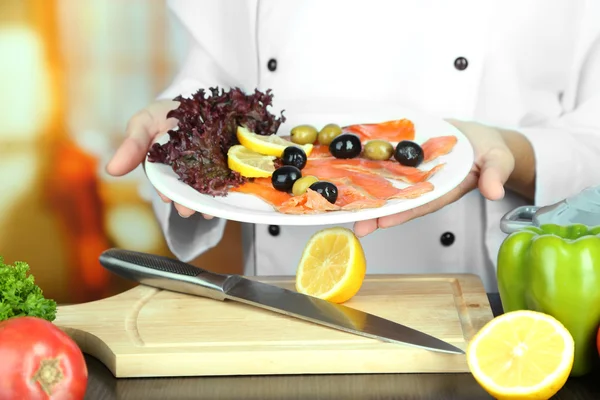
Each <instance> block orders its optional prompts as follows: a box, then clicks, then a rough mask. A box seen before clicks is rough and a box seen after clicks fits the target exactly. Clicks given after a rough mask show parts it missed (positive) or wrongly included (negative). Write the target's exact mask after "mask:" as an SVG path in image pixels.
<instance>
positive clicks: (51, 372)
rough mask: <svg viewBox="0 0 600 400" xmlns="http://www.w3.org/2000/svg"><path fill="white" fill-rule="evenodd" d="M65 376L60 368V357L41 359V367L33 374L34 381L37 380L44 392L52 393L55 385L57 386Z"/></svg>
mask: <svg viewBox="0 0 600 400" xmlns="http://www.w3.org/2000/svg"><path fill="white" fill-rule="evenodd" d="M63 378H64V374H63V371H62V369H61V368H60V360H59V359H58V358H49V359H45V360H41V361H40V367H39V368H38V370H37V371H36V372H35V375H33V381H34V382H37V383H38V384H39V385H40V386H41V387H42V390H43V391H44V393H46V394H47V395H49V396H50V395H51V394H52V390H53V389H54V386H56V385H57V384H58V383H60V381H61V380H62V379H63Z"/></svg>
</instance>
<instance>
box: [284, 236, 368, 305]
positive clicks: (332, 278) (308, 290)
mask: <svg viewBox="0 0 600 400" xmlns="http://www.w3.org/2000/svg"><path fill="white" fill-rule="evenodd" d="M366 269H367V261H366V259H365V253H364V251H363V248H362V245H361V243H360V241H359V240H358V238H357V237H356V236H355V235H354V233H353V232H352V231H351V230H350V229H346V228H339V227H335V228H326V229H323V230H320V231H318V232H316V233H315V234H314V235H313V236H312V237H311V238H310V239H309V241H308V243H307V244H306V247H305V248H304V251H303V253H302V257H301V258H300V262H299V264H298V269H297V271H296V291H298V292H299V293H303V294H306V295H310V296H313V297H318V298H320V299H324V300H328V301H331V302H333V303H343V302H345V301H348V300H349V299H351V298H352V297H353V296H354V295H355V294H356V293H358V291H359V289H360V288H361V286H362V283H363V280H364V278H365V273H366Z"/></svg>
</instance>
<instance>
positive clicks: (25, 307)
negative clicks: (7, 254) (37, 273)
mask: <svg viewBox="0 0 600 400" xmlns="http://www.w3.org/2000/svg"><path fill="white" fill-rule="evenodd" d="M28 272H29V265H28V264H27V263H25V262H21V261H17V262H15V264H14V265H8V264H4V258H2V256H0V321H4V320H5V319H9V318H12V317H26V316H28V317H39V318H43V319H45V320H48V321H54V319H55V318H56V302H55V301H54V300H51V299H46V298H44V295H43V294H42V289H40V288H39V286H37V285H36V284H35V283H34V278H33V275H29V276H28V275H27V273H28Z"/></svg>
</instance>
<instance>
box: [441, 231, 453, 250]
mask: <svg viewBox="0 0 600 400" xmlns="http://www.w3.org/2000/svg"><path fill="white" fill-rule="evenodd" d="M440 242H442V245H444V246H446V247H447V246H451V245H452V243H454V233H452V232H445V233H443V234H442V236H441V237H440Z"/></svg>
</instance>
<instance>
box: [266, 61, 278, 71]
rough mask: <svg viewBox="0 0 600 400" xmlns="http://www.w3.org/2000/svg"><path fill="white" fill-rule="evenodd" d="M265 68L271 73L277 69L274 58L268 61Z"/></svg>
mask: <svg viewBox="0 0 600 400" xmlns="http://www.w3.org/2000/svg"><path fill="white" fill-rule="evenodd" d="M267 68H269V71H271V72H273V71H275V70H276V69H277V60H276V59H274V58H271V59H270V60H269V62H268V63H267Z"/></svg>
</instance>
